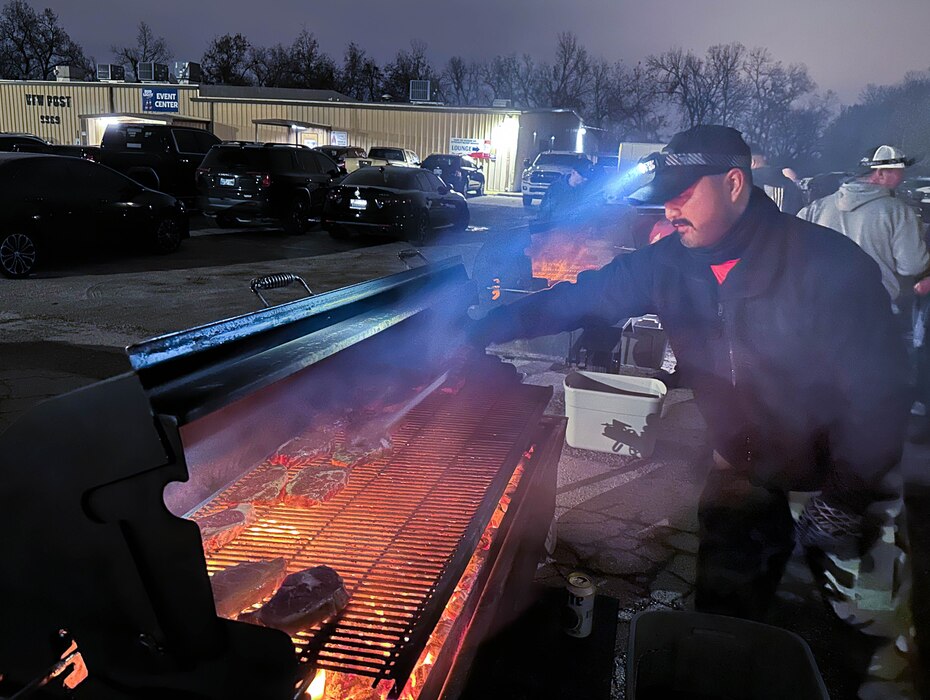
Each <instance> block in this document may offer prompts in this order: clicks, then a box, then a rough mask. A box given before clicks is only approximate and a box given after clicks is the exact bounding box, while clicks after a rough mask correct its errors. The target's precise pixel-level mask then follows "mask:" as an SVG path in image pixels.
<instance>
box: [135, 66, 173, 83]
mask: <svg viewBox="0 0 930 700" xmlns="http://www.w3.org/2000/svg"><path fill="white" fill-rule="evenodd" d="M139 80H140V81H142V82H143V83H167V82H168V65H167V64H165V63H140V64H139Z"/></svg>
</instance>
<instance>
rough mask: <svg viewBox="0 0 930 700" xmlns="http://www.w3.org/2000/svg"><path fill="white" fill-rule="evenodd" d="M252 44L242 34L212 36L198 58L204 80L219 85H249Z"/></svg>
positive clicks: (250, 81)
mask: <svg viewBox="0 0 930 700" xmlns="http://www.w3.org/2000/svg"><path fill="white" fill-rule="evenodd" d="M251 49H252V45H251V44H250V43H249V40H248V39H246V38H245V37H244V36H243V35H242V34H223V35H222V36H218V37H214V38H213V41H211V42H210V45H209V46H208V47H207V50H206V52H205V53H204V54H203V58H202V59H200V63H201V66H202V68H203V76H204V79H205V81H206V82H208V83H214V84H219V85H251V84H252V80H251V78H250V77H249V70H250V63H249V62H250V53H251Z"/></svg>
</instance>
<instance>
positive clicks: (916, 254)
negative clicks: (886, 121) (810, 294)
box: [798, 146, 930, 310]
mask: <svg viewBox="0 0 930 700" xmlns="http://www.w3.org/2000/svg"><path fill="white" fill-rule="evenodd" d="M912 164H913V160H912V159H910V158H907V157H906V156H905V155H904V153H903V152H902V151H901V150H900V149H898V148H896V147H895V146H879V147H878V148H875V149H872V150H871V151H870V152H869V154H868V155H867V156H866V157H865V158H863V159H862V160H861V161H860V165H861V166H863V167H864V168H866V169H867V172H866V174H865V175H863V176H862V177H859V178H856V179H854V180H852V181H850V182H846V183H844V184H843V185H841V186H840V189H839V190H837V191H836V192H835V193H833V194H832V195H830V196H828V197H824V198H823V199H818V200H816V201H814V202H811V203H810V204H809V205H808V206H806V207H804V208H803V209H802V210H801V211H799V212H798V216H799V217H801V218H802V219H805V220H807V221H812V222H813V223H815V224H820V225H821V226H826V227H828V228H832V229H834V230H836V231H839V232H840V233H842V234H843V235H845V236H847V237H848V238H851V239H852V240H853V241H855V242H856V243H857V244H858V245H859V247H860V248H862V249H863V250H864V251H865V252H866V253H868V254H869V255H870V256H871V257H872V258H873V259H874V260H875V262H877V263H878V266H879V267H880V268H881V271H882V283H883V284H884V285H885V289H887V290H888V295H889V296H890V297H891V302H892V304H893V305H894V306H895V307H896V310H897V306H898V303H899V302H900V301H901V300H902V289H903V288H904V287H903V285H905V284H907V285H908V286H909V285H910V284H913V283H914V278H916V277H922V276H923V275H924V273H925V272H926V271H927V269H928V267H930V254H928V252H927V246H926V244H925V242H924V239H923V235H922V233H921V229H920V222H919V221H918V219H917V212H916V211H914V209H913V208H912V207H910V206H908V205H907V204H905V203H904V202H903V201H901V200H900V199H897V198H895V196H894V190H895V188H896V187H897V186H898V185H900V184H901V181H902V180H903V179H904V171H905V168H906V167H907V166H909V165H912ZM908 296H909V295H908Z"/></svg>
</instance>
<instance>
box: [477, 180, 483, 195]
mask: <svg viewBox="0 0 930 700" xmlns="http://www.w3.org/2000/svg"><path fill="white" fill-rule="evenodd" d="M483 194H484V180H479V181H478V186H477V187H476V188H475V196H476V197H480V196H482V195H483Z"/></svg>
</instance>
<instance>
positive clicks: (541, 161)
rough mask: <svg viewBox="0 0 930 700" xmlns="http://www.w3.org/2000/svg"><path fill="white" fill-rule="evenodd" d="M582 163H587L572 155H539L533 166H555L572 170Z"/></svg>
mask: <svg viewBox="0 0 930 700" xmlns="http://www.w3.org/2000/svg"><path fill="white" fill-rule="evenodd" d="M582 162H587V159H586V158H582V157H581V156H577V155H574V154H573V153H540V154H539V156H538V157H537V158H536V162H535V163H534V165H557V166H559V167H563V168H572V167H574V166H576V165H578V163H582Z"/></svg>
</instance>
